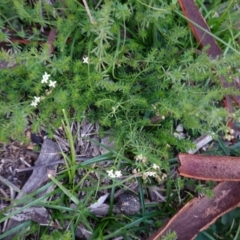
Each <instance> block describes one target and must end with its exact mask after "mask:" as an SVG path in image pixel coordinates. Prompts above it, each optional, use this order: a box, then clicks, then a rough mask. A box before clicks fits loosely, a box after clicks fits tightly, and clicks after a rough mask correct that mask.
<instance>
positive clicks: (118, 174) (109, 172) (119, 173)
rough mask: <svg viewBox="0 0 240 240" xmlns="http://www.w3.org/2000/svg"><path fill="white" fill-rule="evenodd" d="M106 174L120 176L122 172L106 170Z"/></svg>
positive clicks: (113, 176)
mask: <svg viewBox="0 0 240 240" xmlns="http://www.w3.org/2000/svg"><path fill="white" fill-rule="evenodd" d="M107 173H108V176H109V177H110V178H119V177H122V173H121V171H115V173H114V172H113V170H112V169H111V170H107Z"/></svg>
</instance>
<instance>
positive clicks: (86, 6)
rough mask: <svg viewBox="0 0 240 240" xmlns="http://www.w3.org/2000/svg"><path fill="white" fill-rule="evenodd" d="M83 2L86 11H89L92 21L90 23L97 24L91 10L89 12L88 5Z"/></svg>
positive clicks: (84, 0)
mask: <svg viewBox="0 0 240 240" xmlns="http://www.w3.org/2000/svg"><path fill="white" fill-rule="evenodd" d="M82 1H83V4H84V7H85V9H86V11H87V14H88V17H89V19H90V22H91V23H92V24H96V22H95V20H94V18H93V16H92V15H91V12H90V10H89V7H88V4H87V2H86V0H82Z"/></svg>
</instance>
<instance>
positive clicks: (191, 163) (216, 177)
mask: <svg viewBox="0 0 240 240" xmlns="http://www.w3.org/2000/svg"><path fill="white" fill-rule="evenodd" d="M178 159H179V161H180V164H181V165H180V167H179V168H178V171H179V174H180V175H181V176H184V177H189V178H195V179H201V180H210V181H240V157H228V156H203V155H192V154H185V153H180V154H179V155H178Z"/></svg>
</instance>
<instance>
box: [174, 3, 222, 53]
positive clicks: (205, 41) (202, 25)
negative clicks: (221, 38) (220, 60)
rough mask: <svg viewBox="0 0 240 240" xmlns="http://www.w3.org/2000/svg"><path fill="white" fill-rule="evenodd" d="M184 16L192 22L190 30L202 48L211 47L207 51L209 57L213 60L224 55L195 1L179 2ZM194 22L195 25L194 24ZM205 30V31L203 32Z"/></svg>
mask: <svg viewBox="0 0 240 240" xmlns="http://www.w3.org/2000/svg"><path fill="white" fill-rule="evenodd" d="M178 2H179V4H180V6H181V8H182V11H183V13H184V15H185V16H186V17H187V18H188V19H190V20H191V22H190V21H189V22H188V23H189V25H190V28H191V30H192V32H193V34H194V36H195V38H196V39H197V41H198V42H199V43H200V45H201V46H202V47H206V46H207V45H209V49H208V51H207V53H208V55H209V56H210V57H212V58H216V57H218V56H220V55H222V50H221V49H220V47H219V46H218V45H217V43H216V41H215V39H214V38H213V37H212V36H211V35H209V34H208V33H207V32H209V33H210V29H209V27H208V25H207V23H206V22H205V20H204V18H203V17H202V15H201V13H200V12H199V10H198V8H197V6H196V4H195V3H194V1H193V0H179V1H178ZM192 22H194V23H195V24H193V23H192ZM203 29H204V30H203Z"/></svg>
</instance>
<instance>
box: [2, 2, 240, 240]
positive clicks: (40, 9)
mask: <svg viewBox="0 0 240 240" xmlns="http://www.w3.org/2000/svg"><path fill="white" fill-rule="evenodd" d="M199 2H200V1H199ZM220 3H221V1H215V5H214V6H213V7H212V9H208V8H206V6H205V5H204V4H202V3H199V5H200V6H201V7H202V11H203V13H205V15H206V16H207V20H208V21H209V22H210V23H211V24H212V25H213V28H212V30H213V35H214V36H215V37H216V38H217V39H218V38H219V39H222V41H221V46H222V48H223V50H224V56H223V57H222V58H220V59H217V60H214V61H213V60H211V59H209V58H208V57H207V55H206V54H205V53H204V52H203V53H202V54H201V55H200V54H198V53H197V52H196V51H195V49H196V48H197V47H198V46H197V45H198V44H197V43H195V41H194V40H193V37H192V35H191V33H190V30H189V27H188V25H187V24H186V21H185V19H183V18H182V15H181V14H180V10H179V8H178V4H177V1H170V0H169V1H155V0H152V1H133V0H130V1H127V2H126V1H117V0H114V1H110V0H106V1H88V4H89V8H90V14H91V15H89V14H88V13H87V12H86V9H85V7H84V5H82V4H81V3H80V1H72V0H66V1H64V3H63V2H62V1H56V2H54V3H53V4H48V3H47V1H37V2H36V3H34V4H33V5H29V4H27V3H26V2H25V1H23V0H21V1H16V0H12V1H6V0H3V3H2V4H1V6H0V10H1V17H2V19H1V21H0V29H1V32H0V33H1V34H0V39H1V41H4V42H7V44H8V45H9V46H10V47H11V50H9V51H1V52H0V60H2V61H5V62H7V63H8V64H9V65H11V67H12V68H4V69H2V70H1V71H0V85H1V90H0V104H1V107H0V127H1V131H0V142H3V141H9V139H10V138H13V139H16V138H20V139H21V140H22V139H23V132H24V130H25V128H26V127H27V125H29V124H30V125H31V128H32V130H33V132H37V131H38V130H39V129H40V126H44V127H45V129H46V131H47V133H48V135H49V136H50V137H51V135H52V133H53V131H54V129H56V128H58V127H59V126H61V125H63V126H64V129H65V131H66V135H67V139H68V141H69V144H70V146H71V147H70V154H71V156H70V157H68V156H67V154H66V155H65V157H66V163H67V171H68V172H67V174H66V172H63V173H61V174H63V175H61V174H60V178H61V177H63V176H64V177H66V175H67V176H68V180H69V182H68V184H66V185H64V184H63V183H61V182H60V184H58V186H59V188H60V189H62V191H61V190H60V189H58V190H57V192H58V194H59V195H60V200H59V202H58V201H57V200H56V202H57V203H58V204H59V203H61V204H63V203H65V202H68V204H69V202H70V201H71V200H72V197H71V196H76V195H77V191H76V188H77V187H78V186H80V185H81V184H80V183H83V182H84V180H86V179H88V178H89V176H90V175H91V174H90V173H91V171H92V170H93V169H92V168H91V167H89V166H88V167H86V166H85V165H81V166H77V164H76V161H75V152H74V146H73V145H74V144H73V142H74V137H75V136H72V135H71V132H70V127H69V126H70V125H69V122H73V121H80V120H83V119H90V121H92V122H94V121H98V122H99V124H100V134H104V133H106V132H107V133H108V134H110V135H111V137H112V138H114V136H115V138H114V140H115V142H116V149H115V150H114V151H115V152H112V154H113V155H114V161H113V166H114V167H113V168H114V169H117V170H118V169H124V168H127V167H129V168H131V169H136V170H137V173H138V174H139V175H137V177H138V181H140V182H141V181H142V180H139V179H141V178H139V177H140V176H142V175H143V174H144V173H146V172H147V171H150V170H151V168H152V166H154V164H157V165H158V166H159V169H160V170H161V171H160V172H161V173H168V174H169V173H170V169H171V168H173V166H174V164H172V163H171V162H170V161H169V159H170V158H173V157H175V153H176V152H179V151H187V150H188V149H191V148H192V147H193V144H192V142H191V139H192V138H195V137H197V136H199V135H201V134H206V133H207V134H216V135H218V134H219V135H221V134H222V133H223V132H226V128H227V126H226V121H227V119H228V117H229V116H231V117H233V116H232V115H231V114H230V113H228V112H227V111H226V110H225V109H224V108H222V106H221V100H222V99H223V97H224V96H225V95H226V94H238V93H237V91H236V90H235V89H225V88H222V87H221V86H220V84H219V79H218V76H219V75H223V76H225V77H227V79H228V80H229V81H232V80H233V79H234V78H236V77H237V76H238V73H239V72H238V71H239V69H240V63H239V51H240V50H239V45H238V44H237V41H238V39H239V34H238V32H237V31H236V29H235V28H234V26H235V25H236V23H235V22H236V17H233V18H232V17H231V16H232V14H231V11H230V12H229V11H224V14H223V15H221V16H222V17H221V18H217V19H216V18H215V17H214V15H213V13H214V11H215V10H216V8H218V7H219V5H220ZM10 6H13V7H11V8H10ZM230 6H233V1H231V5H230ZM9 9H11V11H9ZM220 13H221V11H220ZM220 13H219V14H220ZM234 13H235V12H234ZM90 16H91V17H90ZM234 16H235V15H234ZM232 21H234V23H233V22H232ZM228 22H231V23H232V25H231V26H232V28H230V30H229V29H227V28H226V27H225V26H226V23H228ZM40 29H41V30H43V32H41V31H40ZM50 29H56V31H57V35H56V40H55V41H54V43H53V44H54V47H55V51H54V52H51V53H50V50H49V44H48V43H47V37H46V34H48V33H49V31H50ZM43 33H45V34H43ZM15 37H20V38H21V39H25V40H26V39H27V40H28V42H24V43H23V42H21V41H16V42H14V41H13V39H14V38H15ZM26 43H27V44H26ZM233 49H234V51H233ZM213 69H214V71H213ZM45 74H47V75H48V74H49V75H50V76H49V78H50V80H51V82H50V84H45V83H42V81H41V79H42V76H44V75H45ZM62 109H65V112H64V116H63V114H62ZM156 116H157V117H159V116H161V119H160V121H159V122H157V123H153V122H152V119H153V118H154V117H156ZM239 117H240V112H239V111H236V113H235V115H234V118H235V119H236V120H237V121H238V119H239ZM62 119H64V123H65V124H63V121H62ZM179 123H182V124H183V126H184V129H185V131H186V132H187V133H188V138H187V139H182V140H181V139H177V138H176V137H174V135H173V133H174V132H175V129H176V126H177V125H178V124H179ZM213 130H214V132H213ZM139 156H142V157H141V158H139ZM107 159H108V160H110V159H109V158H107ZM136 159H138V161H136ZM143 159H145V160H146V161H145V160H144V161H143ZM123 160H124V161H123ZM97 162H98V161H97V160H96V159H94V160H92V162H91V163H97ZM84 167H86V168H85V169H84V170H85V171H86V175H85V178H84V179H83V180H81V181H80V183H79V184H76V185H74V184H73V182H74V176H75V174H76V172H77V170H79V169H80V168H84ZM97 171H98V174H99V175H100V176H102V175H104V174H105V175H106V173H105V172H104V169H101V168H99V169H97ZM126 174H127V173H126ZM159 174H160V173H159ZM102 177H103V176H102ZM134 177H135V176H133V175H131V174H129V177H128V180H129V179H131V178H134ZM145 180H146V181H145V182H141V184H139V185H140V186H141V188H142V189H145V188H146V186H147V184H152V183H155V182H154V181H156V179H154V178H147V179H145ZM92 181H93V180H92ZM150 181H151V182H150ZM166 182H167V183H166V185H167V187H166V204H161V207H163V209H164V212H163V214H162V216H161V214H160V213H159V211H157V210H156V209H157V208H158V207H159V206H157V207H156V206H155V207H156V208H151V207H150V208H149V209H150V210H149V209H145V205H144V203H143V201H142V209H143V210H142V211H143V212H142V215H141V214H140V215H139V216H134V217H131V218H119V219H117V220H118V221H116V220H114V219H113V218H112V217H111V215H110V216H108V217H106V218H104V219H103V220H101V221H100V220H98V219H96V218H95V217H94V216H92V215H91V214H90V213H89V212H88V210H87V206H88V205H89V204H90V203H91V202H92V201H94V199H95V196H96V195H97V190H99V189H107V190H109V189H113V190H111V191H112V193H111V194H112V196H113V194H114V191H115V190H114V189H115V188H116V187H119V188H121V187H123V186H125V185H124V183H125V182H124V181H121V182H115V183H112V184H110V185H108V186H102V187H101V186H100V184H99V181H97V180H95V182H94V183H95V184H96V186H98V187H97V188H94V187H85V188H83V189H82V190H83V191H86V192H88V194H87V195H86V197H85V198H84V200H83V203H81V204H80V203H79V202H78V201H77V202H76V201H74V202H75V204H79V209H78V211H79V212H78V213H81V214H83V220H82V222H83V223H84V224H85V225H86V226H87V228H88V230H89V231H92V232H93V236H98V237H99V236H101V237H102V239H110V238H111V237H114V236H119V235H121V234H122V235H124V236H126V235H128V233H129V231H130V230H131V232H132V233H131V234H132V235H131V236H130V237H131V238H132V239H134V235H135V234H139V235H141V234H142V235H144V230H146V231H147V230H149V229H148V228H149V226H151V225H152V226H153V228H154V227H155V226H157V224H158V223H155V220H156V219H157V217H162V218H164V217H166V215H168V214H169V212H170V213H171V214H173V213H174V212H175V211H176V208H177V207H174V206H171V205H170V203H171V202H172V201H173V199H174V198H178V199H179V202H178V204H179V203H180V204H183V203H184V201H183V200H182V199H181V195H180V192H181V190H182V188H183V186H178V185H176V184H175V183H176V182H175V180H172V179H170V178H167V179H166ZM176 186H177V187H176ZM61 187H62V188H61ZM63 189H64V190H63ZM65 189H67V190H68V191H69V192H66V191H65ZM139 191H140V188H139ZM141 191H143V190H141ZM64 192H65V194H64ZM70 194H72V195H70ZM143 195H144V194H143V193H142V199H143V198H144V197H143ZM74 199H75V198H74ZM111 199H113V197H111ZM54 201H55V200H54ZM54 201H53V202H51V201H50V202H48V203H47V204H46V205H47V207H49V208H51V207H52V208H56V209H57V210H59V212H61V214H60V219H61V218H62V219H64V214H63V211H62V210H63V209H61V207H58V204H56V203H55V202H54ZM38 203H39V204H43V203H42V202H38ZM61 204H59V205H61ZM176 205H177V204H176ZM67 207H68V209H67V211H68V213H67V214H66V218H69V219H70V216H71V214H72V212H71V210H70V207H69V206H67ZM89 216H90V218H91V219H93V220H92V221H95V223H96V224H98V225H97V227H96V229H95V230H93V228H92V226H91V225H90V224H89V221H88V220H87V218H88V217H89ZM69 219H68V220H69ZM70 220H72V224H73V225H72V229H71V231H72V233H73V229H74V228H75V227H76V225H77V224H78V223H79V222H81V221H80V220H79V219H78V217H77V216H76V215H74V217H72V219H70ZM131 221H132V223H131ZM133 223H134V224H139V226H140V227H139V228H138V227H136V226H135V225H134V224H133ZM151 230H152V229H151ZM109 231H110V232H111V233H109ZM114 231H115V232H114ZM130 237H129V239H130Z"/></svg>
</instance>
